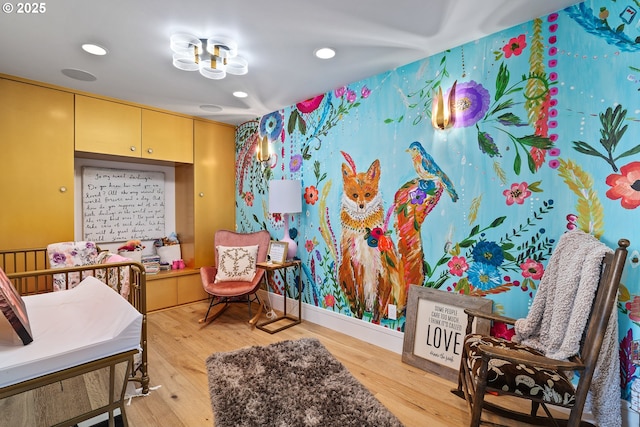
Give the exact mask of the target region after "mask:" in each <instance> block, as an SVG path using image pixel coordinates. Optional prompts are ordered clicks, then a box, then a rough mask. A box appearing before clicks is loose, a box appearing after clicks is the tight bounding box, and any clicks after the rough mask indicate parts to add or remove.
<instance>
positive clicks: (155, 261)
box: [142, 255, 160, 274]
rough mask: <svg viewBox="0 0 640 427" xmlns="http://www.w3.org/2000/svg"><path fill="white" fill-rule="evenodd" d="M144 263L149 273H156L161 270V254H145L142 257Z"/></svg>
mask: <svg viewBox="0 0 640 427" xmlns="http://www.w3.org/2000/svg"><path fill="white" fill-rule="evenodd" d="M142 265H143V266H144V270H145V271H146V272H147V274H156V273H157V272H158V271H160V256H159V255H145V256H143V257H142Z"/></svg>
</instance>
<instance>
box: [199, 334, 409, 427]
mask: <svg viewBox="0 0 640 427" xmlns="http://www.w3.org/2000/svg"><path fill="white" fill-rule="evenodd" d="M206 365H207V372H208V374H209V392H210V395H211V404H212V406H213V415H214V420H215V426H216V427H227V426H234V427H235V426H274V427H303V426H341V427H343V426H353V427H365V426H372V427H373V426H376V427H378V426H402V424H401V423H400V421H398V419H397V418H396V417H395V416H394V415H393V414H391V413H390V412H389V411H388V410H387V409H386V408H385V407H384V406H383V405H382V404H381V403H380V402H379V401H378V400H377V399H376V398H375V397H374V396H373V395H372V394H371V393H370V392H369V391H368V390H367V389H366V388H365V387H364V386H363V385H362V384H360V383H359V382H358V381H357V380H356V379H355V378H354V377H353V376H352V375H351V374H350V373H349V371H348V370H347V369H346V368H345V367H344V366H343V365H342V364H341V363H340V362H339V361H338V360H336V359H335V358H334V357H333V356H332V355H331V353H330V352H329V351H328V350H327V349H326V348H325V347H324V346H323V345H322V343H320V341H319V340H317V339H314V338H303V339H299V340H290V341H282V342H278V343H275V344H271V345H268V346H265V347H260V346H254V347H247V348H243V349H240V350H236V351H232V352H228V353H214V354H212V355H211V356H209V357H208V358H207V361H206Z"/></svg>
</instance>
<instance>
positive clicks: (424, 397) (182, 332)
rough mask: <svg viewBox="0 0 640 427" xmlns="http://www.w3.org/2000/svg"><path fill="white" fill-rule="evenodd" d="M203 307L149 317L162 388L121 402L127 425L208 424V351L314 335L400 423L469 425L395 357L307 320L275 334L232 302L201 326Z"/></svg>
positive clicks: (442, 391) (446, 388)
mask: <svg viewBox="0 0 640 427" xmlns="http://www.w3.org/2000/svg"><path fill="white" fill-rule="evenodd" d="M206 307H207V303H206V302H199V303H193V304H189V305H185V306H181V307H177V308H172V309H167V310H164V311H157V312H152V313H150V314H149V316H148V339H149V373H150V376H151V387H154V386H161V387H160V388H158V389H156V390H153V391H151V393H150V394H149V395H148V396H144V397H136V398H134V399H133V400H132V402H131V405H130V406H127V408H126V413H127V417H128V420H129V425H130V426H132V427H149V426H172V427H181V426H184V427H205V426H206V427H211V426H213V414H212V411H211V404H210V400H209V391H208V390H209V389H208V384H207V374H206V368H205V359H206V358H207V357H208V356H209V355H210V354H212V353H214V352H220V351H230V350H235V349H238V348H242V347H246V346H251V345H268V344H271V343H274V342H277V341H283V340H289V339H297V338H302V337H315V338H318V339H319V340H320V341H321V342H322V343H323V344H324V345H325V347H326V348H327V349H328V350H329V351H330V352H331V353H332V354H333V355H334V356H335V357H336V358H337V359H338V360H340V361H341V362H342V363H343V364H344V365H345V366H346V367H347V368H348V369H349V371H350V372H351V373H352V374H353V376H354V377H355V378H357V379H358V380H359V381H360V382H361V383H362V384H363V385H364V386H366V387H367V388H368V389H369V390H370V391H371V392H372V393H373V394H374V395H375V396H376V398H377V399H378V400H379V401H380V402H382V404H384V405H385V406H386V407H387V408H389V409H390V410H391V412H393V413H394V414H395V415H396V416H397V417H398V418H399V419H400V421H401V422H402V423H403V424H404V425H405V426H407V427H411V426H421V427H426V426H428V427H455V426H466V425H468V415H467V414H468V411H467V405H466V402H465V401H464V400H462V399H460V398H458V397H456V396H454V395H453V394H452V393H450V390H451V389H452V388H453V387H454V386H455V384H453V383H451V382H448V381H445V380H442V379H440V378H438V377H436V376H433V375H431V374H428V373H426V372H424V371H422V370H420V369H418V368H415V367H413V366H410V365H407V364H404V363H402V361H401V356H400V355H399V354H396V353H393V352H391V351H388V350H384V349H382V348H380V347H377V346H374V345H371V344H368V343H365V342H363V341H360V340H357V339H354V338H353V337H350V336H347V335H344V334H341V333H338V332H335V331H333V330H331V329H327V328H324V327H321V326H318V325H316V324H313V323H310V322H303V323H302V324H300V325H296V326H294V327H292V328H289V329H286V330H284V331H281V332H279V333H276V334H273V335H270V334H268V333H266V332H264V331H261V330H258V329H251V328H250V327H249V325H248V323H247V319H248V313H247V308H246V306H245V305H244V304H242V305H240V304H238V305H235V304H232V305H231V307H229V308H228V309H227V311H226V312H225V313H224V314H223V315H222V316H221V317H219V318H218V319H216V320H215V321H214V322H213V323H211V324H209V325H208V326H206V327H204V328H201V325H199V324H198V319H199V318H201V317H202V316H203V314H204V312H205V311H206ZM263 319H264V317H263ZM273 392H274V393H277V392H278V391H277V390H274V391H273ZM491 421H493V422H495V423H496V424H494V425H508V426H514V425H516V424H514V423H513V422H509V421H502V422H501V421H500V420H495V419H491Z"/></svg>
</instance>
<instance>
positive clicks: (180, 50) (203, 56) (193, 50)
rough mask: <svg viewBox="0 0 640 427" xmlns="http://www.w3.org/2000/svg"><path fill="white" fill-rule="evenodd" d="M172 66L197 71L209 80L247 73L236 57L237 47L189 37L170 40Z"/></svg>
mask: <svg viewBox="0 0 640 427" xmlns="http://www.w3.org/2000/svg"><path fill="white" fill-rule="evenodd" d="M171 50H172V51H173V52H174V53H173V65H174V66H175V67H176V68H178V69H180V70H184V71H200V74H202V75H203V76H204V77H206V78H208V79H214V80H219V79H224V78H225V77H226V76H227V73H229V74H235V75H238V76H240V75H243V74H247V72H248V71H249V66H248V65H249V64H248V62H247V60H246V59H244V58H243V57H241V56H238V45H237V43H236V42H234V41H233V40H231V39H228V38H225V37H213V38H209V39H200V38H198V37H196V36H193V35H191V34H174V35H172V36H171Z"/></svg>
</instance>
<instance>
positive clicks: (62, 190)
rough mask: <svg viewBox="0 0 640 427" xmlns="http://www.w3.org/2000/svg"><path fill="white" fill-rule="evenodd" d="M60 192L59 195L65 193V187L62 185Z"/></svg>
mask: <svg viewBox="0 0 640 427" xmlns="http://www.w3.org/2000/svg"><path fill="white" fill-rule="evenodd" d="M60 192H61V193H66V192H67V187H65V186H64V185H63V186H62V187H60Z"/></svg>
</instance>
